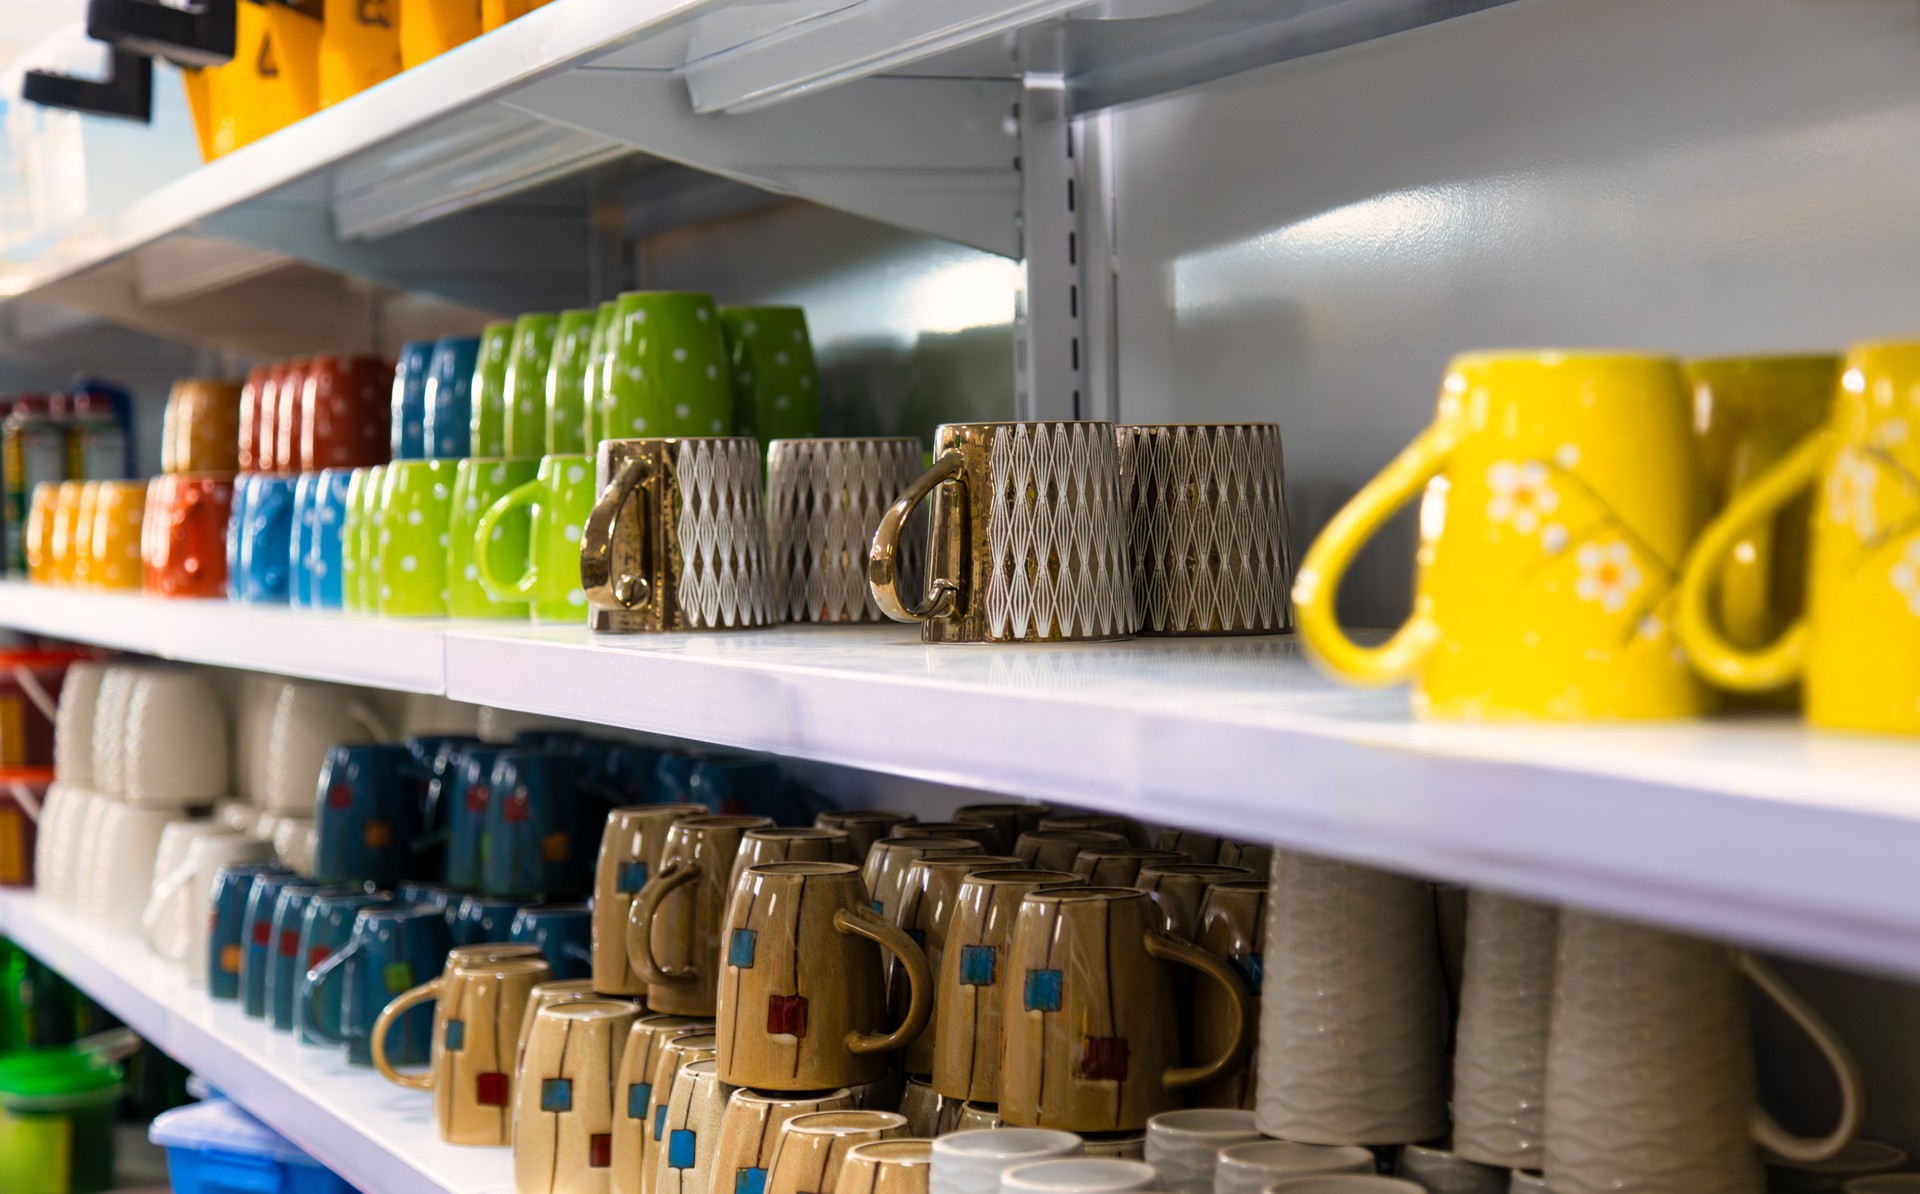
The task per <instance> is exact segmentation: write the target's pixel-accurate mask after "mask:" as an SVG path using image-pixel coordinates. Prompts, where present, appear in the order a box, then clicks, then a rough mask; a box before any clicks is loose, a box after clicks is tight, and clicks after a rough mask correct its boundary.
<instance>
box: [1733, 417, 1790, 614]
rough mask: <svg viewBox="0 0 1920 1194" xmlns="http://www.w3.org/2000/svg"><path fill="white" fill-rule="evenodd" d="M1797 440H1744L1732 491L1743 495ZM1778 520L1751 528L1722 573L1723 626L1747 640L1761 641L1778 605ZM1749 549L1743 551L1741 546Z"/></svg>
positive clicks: (1763, 521)
mask: <svg viewBox="0 0 1920 1194" xmlns="http://www.w3.org/2000/svg"><path fill="white" fill-rule="evenodd" d="M1793 443H1794V441H1793V440H1791V439H1789V440H1786V441H1785V442H1781V440H1780V437H1778V436H1774V437H1769V438H1765V439H1760V438H1755V439H1752V440H1748V441H1746V442H1743V443H1742V444H1741V445H1740V446H1739V449H1738V450H1737V451H1736V452H1735V454H1734V458H1733V461H1732V465H1731V468H1730V470H1729V472H1730V475H1729V476H1728V478H1727V492H1728V493H1729V494H1736V493H1740V492H1742V491H1744V490H1746V489H1748V488H1750V487H1751V486H1752V485H1753V483H1754V481H1755V480H1756V479H1758V478H1760V477H1763V476H1765V475H1766V473H1767V470H1768V469H1770V468H1772V467H1773V466H1774V465H1775V464H1776V463H1778V462H1779V460H1780V458H1781V457H1782V456H1783V455H1785V454H1786V453H1787V452H1788V451H1790V450H1791V449H1792V447H1793ZM1774 522H1775V520H1774V519H1763V520H1761V521H1759V522H1756V523H1753V524H1752V525H1751V526H1749V527H1748V528H1747V533H1746V534H1745V535H1743V536H1741V538H1740V542H1739V543H1738V544H1736V545H1735V548H1734V551H1733V553H1732V554H1731V555H1730V556H1728V557H1727V559H1726V562H1725V566H1724V567H1723V568H1722V569H1721V572H1720V599H1719V601H1718V602H1717V603H1716V604H1715V605H1714V607H1713V609H1714V613H1715V615H1716V617H1717V618H1718V619H1719V622H1718V624H1719V625H1721V626H1723V627H1725V628H1726V629H1727V630H1728V631H1730V632H1731V633H1733V634H1734V635H1735V636H1736V637H1738V638H1739V639H1740V640H1741V641H1743V642H1754V641H1757V640H1758V639H1759V638H1760V637H1761V636H1762V635H1764V634H1765V633H1766V632H1767V616H1768V614H1769V612H1770V611H1771V610H1772V607H1773V553H1774V546H1773V538H1774V530H1773V528H1774ZM1742 548H1745V550H1744V551H1742V550H1741V549H1742Z"/></svg>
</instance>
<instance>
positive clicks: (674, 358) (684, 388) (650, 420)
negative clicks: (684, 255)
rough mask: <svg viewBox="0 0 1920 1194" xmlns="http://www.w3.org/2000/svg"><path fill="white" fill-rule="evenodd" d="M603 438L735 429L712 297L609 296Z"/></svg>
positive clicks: (723, 347) (669, 294) (723, 348)
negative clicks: (612, 302) (612, 300)
mask: <svg viewBox="0 0 1920 1194" xmlns="http://www.w3.org/2000/svg"><path fill="white" fill-rule="evenodd" d="M608 339H609V341H610V344H609V346H608V347H609V351H610V353H611V360H610V362H609V366H608V368H607V371H606V374H605V377H606V383H607V384H606V387H605V389H604V391H603V393H602V394H601V396H600V426H601V438H602V439H603V440H608V439H620V438H622V437H627V436H636V435H646V436H656V435H732V434H734V398H733V386H732V384H731V379H730V378H729V376H728V369H727V354H726V344H725V342H724V340H723V339H722V336H721V332H720V321H719V319H718V318H717V317H716V312H715V310H714V306H713V300H712V299H710V298H708V297H707V296H706V295H704V294H694V293H691V292H686V291H659V290H656V291H634V292H629V293H627V294H623V295H621V296H620V297H619V299H617V300H616V301H615V306H614V312H613V320H612V323H611V324H610V325H609V328H608Z"/></svg>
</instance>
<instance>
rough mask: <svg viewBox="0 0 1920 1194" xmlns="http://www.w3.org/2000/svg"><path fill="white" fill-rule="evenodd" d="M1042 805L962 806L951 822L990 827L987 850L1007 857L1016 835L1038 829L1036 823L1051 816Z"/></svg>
mask: <svg viewBox="0 0 1920 1194" xmlns="http://www.w3.org/2000/svg"><path fill="white" fill-rule="evenodd" d="M1054 811H1055V810H1054V809H1053V807H1052V806H1051V805H1046V804H1012V803H1009V804H963V805H961V806H960V807H959V808H956V809H954V810H953V819H954V820H956V821H966V822H969V823H971V824H974V825H991V826H992V827H993V831H994V840H993V841H992V842H991V843H990V844H989V845H988V846H987V849H989V850H992V851H993V852H994V853H996V854H1011V853H1012V852H1013V843H1015V842H1017V841H1019V840H1020V835H1021V834H1023V833H1027V832H1029V831H1031V830H1035V829H1038V828H1040V822H1041V821H1042V820H1044V819H1046V818H1047V817H1051V816H1053V815H1054Z"/></svg>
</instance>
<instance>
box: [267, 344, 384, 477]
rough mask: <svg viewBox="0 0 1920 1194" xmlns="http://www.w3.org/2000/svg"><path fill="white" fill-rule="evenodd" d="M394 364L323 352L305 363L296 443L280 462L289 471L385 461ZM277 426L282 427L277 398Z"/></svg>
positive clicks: (283, 453) (283, 414) (369, 357)
mask: <svg viewBox="0 0 1920 1194" xmlns="http://www.w3.org/2000/svg"><path fill="white" fill-rule="evenodd" d="M393 384H394V383H393V366H392V365H389V364H388V363H387V362H386V361H384V360H382V359H380V358H379V357H371V356H344V355H343V356H322V357H315V358H313V362H312V364H310V365H309V366H308V372H307V384H306V402H305V404H304V405H303V407H302V408H301V410H300V413H299V416H298V418H299V422H298V423H297V426H298V428H299V433H298V434H299V437H300V447H299V452H298V455H297V456H294V457H293V458H292V459H291V460H289V458H288V455H287V453H286V451H285V444H286V442H287V441H285V440H282V445H283V449H282V456H281V460H280V464H281V466H282V467H283V468H291V469H293V470H294V471H302V472H304V471H306V470H308V469H323V468H359V467H361V466H362V465H372V464H385V463H386V462H387V458H388V456H389V454H390V445H389V429H390V427H391V425H392V414H391V410H392V405H393V403H392V396H393ZM281 409H282V417H281V424H280V425H281V426H282V427H283V428H284V427H287V426H288V422H287V418H286V415H285V404H284V401H283V403H282V407H281Z"/></svg>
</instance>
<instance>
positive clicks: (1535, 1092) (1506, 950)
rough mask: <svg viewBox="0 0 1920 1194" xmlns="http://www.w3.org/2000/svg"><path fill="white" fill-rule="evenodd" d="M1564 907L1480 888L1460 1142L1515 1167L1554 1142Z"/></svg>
mask: <svg viewBox="0 0 1920 1194" xmlns="http://www.w3.org/2000/svg"><path fill="white" fill-rule="evenodd" d="M1558 939H1559V914H1558V913H1557V912H1556V911H1555V910H1554V909H1552V908H1550V907H1547V906H1545V905H1542V904H1535V903H1532V902H1531V901H1527V900H1517V899H1514V898H1512V897H1510V896H1503V895H1495V894H1493V893H1492V892H1485V891H1476V892H1473V893H1471V894H1470V895H1469V897H1468V902H1467V949H1466V962H1465V967H1464V974H1463V976H1462V980H1461V990H1460V1019H1459V1025H1458V1028H1457V1030H1456V1037H1455V1045H1454V1053H1453V1147H1454V1150H1455V1151H1456V1152H1458V1153H1459V1154H1460V1155H1461V1156H1462V1157H1466V1158H1469V1159H1471V1160H1474V1161H1480V1162H1483V1163H1485V1164H1488V1165H1503V1166H1505V1167H1507V1168H1508V1169H1534V1168H1538V1167H1539V1166H1540V1165H1541V1163H1542V1159H1543V1157H1544V1154H1545V1149H1546V1098H1547V1032H1548V1029H1549V1027H1550V1024H1551V1021H1552V1017H1553V967H1554V954H1555V951H1556V949H1557V948H1558Z"/></svg>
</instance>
